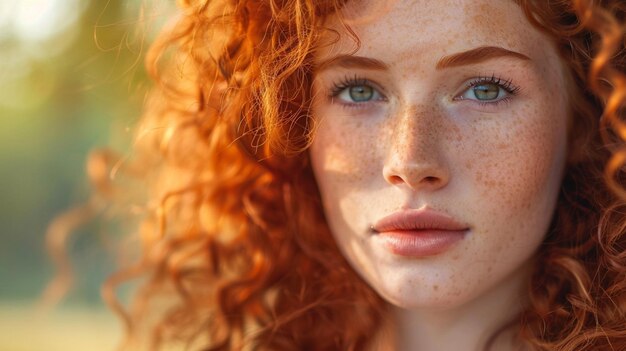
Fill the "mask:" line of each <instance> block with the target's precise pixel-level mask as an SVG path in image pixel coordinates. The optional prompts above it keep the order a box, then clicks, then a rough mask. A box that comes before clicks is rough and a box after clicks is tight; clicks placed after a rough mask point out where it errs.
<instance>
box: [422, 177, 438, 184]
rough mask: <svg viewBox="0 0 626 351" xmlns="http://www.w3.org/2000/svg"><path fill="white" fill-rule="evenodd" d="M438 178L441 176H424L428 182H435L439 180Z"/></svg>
mask: <svg viewBox="0 0 626 351" xmlns="http://www.w3.org/2000/svg"><path fill="white" fill-rule="evenodd" d="M438 180H439V178H437V177H431V176H428V177H424V181H425V182H426V183H435V182H437V181H438Z"/></svg>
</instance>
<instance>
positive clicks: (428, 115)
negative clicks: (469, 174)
mask: <svg viewBox="0 0 626 351" xmlns="http://www.w3.org/2000/svg"><path fill="white" fill-rule="evenodd" d="M429 110H430V111H429ZM434 114H435V113H434V110H433V109H432V108H428V107H427V106H425V105H416V104H410V105H408V106H406V107H404V108H403V109H402V110H401V112H400V114H399V116H398V118H397V119H395V121H394V128H393V130H394V133H393V137H392V144H393V147H392V151H391V152H392V155H390V156H396V157H398V158H404V159H406V161H410V160H414V161H418V160H419V159H423V158H425V157H426V156H429V155H430V156H432V153H433V152H434V151H435V150H434V148H436V143H437V139H438V126H437V121H436V120H435V118H434V116H433V115H434Z"/></svg>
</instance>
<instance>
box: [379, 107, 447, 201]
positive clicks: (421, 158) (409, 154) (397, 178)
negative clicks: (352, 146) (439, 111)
mask: <svg viewBox="0 0 626 351" xmlns="http://www.w3.org/2000/svg"><path fill="white" fill-rule="evenodd" d="M420 110H421V111H420ZM423 110H424V109H423V108H422V109H420V108H407V109H405V110H404V111H403V112H402V113H401V114H400V115H399V116H396V117H397V118H394V119H393V120H394V121H393V123H394V125H393V127H392V128H391V129H392V131H393V133H392V134H391V136H390V138H389V139H388V140H389V144H388V145H390V147H389V149H388V152H387V155H386V158H385V163H384V166H383V177H384V178H385V180H386V181H387V183H389V184H391V185H394V186H400V187H409V188H410V189H412V190H423V191H425V190H428V191H433V190H437V189H439V188H443V187H445V186H446V184H448V182H449V180H450V169H449V167H448V164H447V162H446V160H445V156H446V155H445V153H444V151H445V150H443V146H444V145H443V142H444V140H445V136H444V135H442V134H443V133H442V132H441V131H442V130H443V128H442V123H441V121H440V119H441V118H439V117H441V116H435V115H433V113H432V112H431V113H430V115H426V114H424V111H423ZM431 111H432V110H431ZM438 118H439V121H438V120H437V119H438ZM442 137H444V138H442Z"/></svg>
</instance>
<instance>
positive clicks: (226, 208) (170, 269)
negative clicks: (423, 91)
mask: <svg viewBox="0 0 626 351" xmlns="http://www.w3.org/2000/svg"><path fill="white" fill-rule="evenodd" d="M344 2H345V0H327V1H322V0H316V1H314V0H268V1H244V0H215V1H206V0H184V1H180V6H181V7H182V15H181V16H180V17H178V18H176V22H175V23H174V24H173V25H172V26H169V27H167V28H166V30H165V31H163V32H162V34H161V35H160V36H159V37H158V38H157V41H156V42H155V43H154V44H153V46H152V49H151V51H150V52H149V53H148V55H147V67H148V70H149V72H150V73H151V75H152V76H153V78H154V79H155V81H156V87H155V89H154V91H153V93H152V95H151V98H150V100H149V101H148V102H147V105H146V109H145V114H144V116H143V118H142V120H141V121H140V125H139V126H138V128H137V134H136V138H135V141H136V147H135V154H134V157H133V160H132V161H125V162H123V163H122V167H121V168H120V169H121V170H129V171H131V172H132V173H133V174H134V176H137V177H140V179H142V181H144V182H145V183H146V184H147V189H148V199H147V201H146V204H147V206H145V212H144V213H145V217H144V218H143V220H142V224H141V226H140V229H139V230H138V233H137V237H138V238H140V243H141V257H140V259H139V260H138V262H137V263H136V264H134V265H131V266H128V267H127V268H125V269H123V270H121V271H120V272H118V273H116V274H114V275H113V276H111V278H110V279H109V280H108V281H107V282H106V283H105V285H104V289H103V292H104V296H105V299H106V300H107V301H108V302H109V304H110V305H111V306H112V307H113V308H114V309H115V310H116V311H117V312H119V314H120V315H121V316H123V318H124V320H125V321H126V325H127V327H128V329H127V331H128V333H127V335H128V339H127V343H126V344H125V346H126V347H128V348H131V349H143V348H148V349H163V348H167V347H168V346H171V345H179V344H182V345H186V346H188V347H191V348H199V349H203V350H234V349H262V350H265V349H268V350H276V349H277V350H331V349H332V350H363V349H367V348H371V347H372V346H373V345H374V343H375V342H376V340H374V335H376V334H377V331H379V330H380V329H381V328H382V326H383V325H384V323H385V321H386V318H387V316H388V313H387V312H388V310H387V304H386V303H385V302H384V301H383V300H382V299H381V298H380V297H379V296H378V295H377V294H376V293H374V291H373V290H372V289H371V288H370V287H369V286H367V284H366V283H365V282H363V281H362V280H361V279H360V278H359V277H358V276H357V274H356V273H355V272H354V271H353V270H352V269H351V268H350V267H349V265H348V264H347V262H346V261H345V260H344V258H343V257H342V255H341V254H340V252H339V250H338V248H337V246H336V244H335V243H334V240H333V238H332V236H331V234H330V231H329V228H328V226H327V224H326V222H325V219H324V216H323V212H322V206H321V202H320V197H319V190H318V189H317V186H316V183H315V180H314V178H313V174H312V171H311V168H310V162H309V158H308V154H307V152H306V149H307V147H308V145H309V144H310V141H311V138H312V128H311V126H312V120H311V116H310V111H309V107H310V106H309V105H310V100H311V96H310V95H311V89H310V87H311V83H312V75H313V69H314V66H313V59H312V57H313V52H314V51H315V49H316V45H317V44H318V40H319V38H320V34H321V33H323V31H325V30H328V29H327V28H324V26H323V23H324V19H325V18H326V17H327V16H329V15H331V14H334V13H337V12H338V11H339V10H340V9H341V8H342V6H343V5H344ZM516 2H517V3H518V4H519V5H520V7H521V10H523V11H524V13H525V14H526V16H527V17H528V19H529V21H530V22H531V23H532V24H533V25H534V26H536V27H537V28H539V29H541V30H542V31H543V32H545V33H546V34H547V35H548V36H549V37H550V38H552V40H553V42H554V45H555V47H556V48H557V50H558V51H559V53H560V56H561V58H562V60H563V62H565V63H566V66H567V67H569V76H568V77H567V79H568V80H569V87H568V89H569V90H570V91H569V92H568V93H569V96H570V101H571V106H570V111H571V123H570V125H569V131H568V135H569V143H570V145H569V151H570V152H569V158H568V163H567V169H566V172H565V178H564V180H563V183H562V186H561V189H560V195H559V199H558V204H557V209H556V213H555V215H554V219H553V221H552V223H551V226H550V230H549V232H548V233H547V236H546V238H545V241H544V243H543V245H542V246H541V248H540V250H539V252H538V253H537V260H536V261H535V262H536V266H535V269H534V274H533V277H532V281H531V282H530V285H529V294H530V302H531V303H530V305H529V307H528V308H527V309H526V310H525V311H523V312H522V314H521V315H520V316H519V318H516V319H515V320H514V321H511V324H509V325H506V326H503V327H502V330H501V331H503V330H505V329H506V328H509V327H512V326H515V327H519V328H520V332H521V334H520V335H521V336H522V337H523V339H524V340H526V341H527V342H528V343H529V344H530V345H532V347H534V348H535V349H536V350H562V351H575V350H590V349H591V350H626V236H625V235H624V232H625V231H626V215H625V214H626V200H625V199H626V191H625V190H624V189H623V188H622V186H621V184H623V182H622V180H623V179H624V177H623V175H622V173H621V169H622V166H623V165H624V163H626V148H625V147H624V141H625V140H626V126H625V125H624V124H623V123H624V122H623V121H622V117H623V114H624V110H623V109H621V107H622V106H623V105H624V101H625V99H626V78H625V74H626V49H625V43H626V38H625V28H626V24H625V22H626V2H624V1H623V0H596V1H593V0H553V1H544V0H516ZM346 30H347V32H348V33H350V35H351V36H352V38H353V39H354V40H355V42H356V43H357V44H358V43H359V41H358V38H357V37H356V36H355V35H354V33H353V32H351V31H350V28H349V27H348V26H346ZM115 162H116V161H115V159H114V157H112V155H111V153H109V152H99V153H95V154H94V155H92V158H91V161H90V170H91V176H92V178H93V179H94V181H95V184H96V186H97V187H98V189H99V190H100V193H102V194H110V193H111V191H112V188H111V184H109V183H108V181H107V179H108V178H107V176H106V175H107V174H108V170H107V168H106V167H105V166H104V165H106V164H111V163H115ZM137 278H141V279H142V280H141V285H140V287H139V289H138V290H137V292H136V295H135V299H134V302H133V303H132V304H131V308H128V309H127V308H125V307H123V306H122V304H121V303H120V302H119V301H118V299H116V297H115V290H116V288H117V287H118V286H119V285H120V284H122V283H125V282H127V281H130V280H133V279H137ZM497 335H498V334H496V335H494V336H493V337H492V338H491V340H490V342H489V343H488V345H487V346H486V348H487V349H488V348H489V347H490V344H492V343H493V341H494V340H495V338H496V337H497Z"/></svg>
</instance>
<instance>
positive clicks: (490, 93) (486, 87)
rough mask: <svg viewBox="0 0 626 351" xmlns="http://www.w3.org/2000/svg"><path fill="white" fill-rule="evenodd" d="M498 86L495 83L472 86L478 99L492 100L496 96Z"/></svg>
mask: <svg viewBox="0 0 626 351" xmlns="http://www.w3.org/2000/svg"><path fill="white" fill-rule="evenodd" d="M498 92H499V87H498V86H497V85H495V84H481V85H477V86H475V87H474V95H476V97H477V98H478V100H493V99H495V98H497V97H498Z"/></svg>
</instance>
